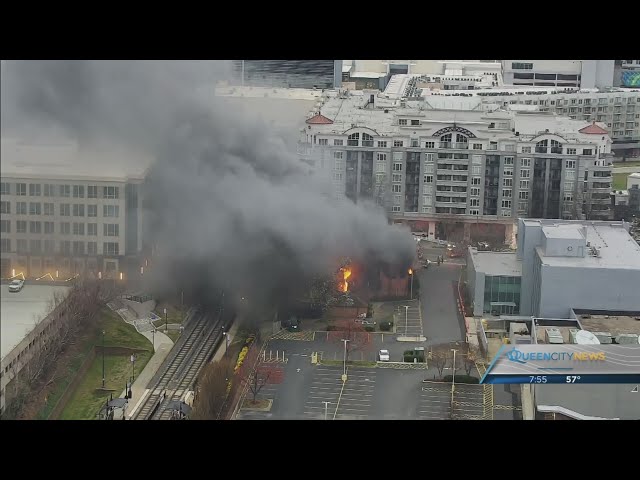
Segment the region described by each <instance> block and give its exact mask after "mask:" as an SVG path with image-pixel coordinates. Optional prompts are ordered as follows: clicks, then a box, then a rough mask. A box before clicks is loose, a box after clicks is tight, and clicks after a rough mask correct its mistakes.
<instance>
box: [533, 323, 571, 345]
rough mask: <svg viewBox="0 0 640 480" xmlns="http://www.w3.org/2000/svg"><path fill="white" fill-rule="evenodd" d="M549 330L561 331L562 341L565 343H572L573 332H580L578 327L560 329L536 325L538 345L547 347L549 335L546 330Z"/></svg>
mask: <svg viewBox="0 0 640 480" xmlns="http://www.w3.org/2000/svg"><path fill="white" fill-rule="evenodd" d="M548 328H553V329H556V330H559V331H560V335H562V340H563V341H564V343H569V344H570V343H571V333H570V331H571V330H580V329H579V328H578V326H577V325H576V326H574V327H558V326H552V327H549V326H540V325H536V343H537V344H539V345H547V344H548V342H547V333H546V330H547V329H548Z"/></svg>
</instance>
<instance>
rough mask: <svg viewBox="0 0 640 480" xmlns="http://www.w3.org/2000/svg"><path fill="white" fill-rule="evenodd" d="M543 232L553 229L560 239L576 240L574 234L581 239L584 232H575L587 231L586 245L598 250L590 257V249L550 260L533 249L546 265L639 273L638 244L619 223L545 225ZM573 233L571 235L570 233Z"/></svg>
mask: <svg viewBox="0 0 640 480" xmlns="http://www.w3.org/2000/svg"><path fill="white" fill-rule="evenodd" d="M542 229H543V232H545V235H547V232H551V231H553V230H554V229H555V235H561V236H563V237H562V238H578V237H577V235H580V236H581V237H580V238H582V235H583V233H576V232H580V231H581V230H583V229H586V240H587V242H588V243H589V244H590V246H591V247H595V248H597V249H598V251H599V256H593V255H590V254H589V249H590V247H587V248H586V250H587V252H585V256H584V257H553V256H546V255H545V254H544V249H543V248H542V247H536V251H537V252H538V255H539V256H540V258H541V260H542V263H543V264H545V265H551V266H564V267H581V268H585V267H586V268H619V269H627V270H628V269H631V270H640V245H638V243H637V242H636V241H635V240H634V239H633V237H632V236H631V235H629V232H627V230H626V229H625V228H624V227H623V226H622V224H621V223H617V222H611V223H609V224H606V223H602V222H599V223H596V222H583V223H571V224H561V223H560V224H558V225H557V226H555V227H554V226H549V225H546V226H543V227H542ZM572 230H573V233H571V231H572Z"/></svg>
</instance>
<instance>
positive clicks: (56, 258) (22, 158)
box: [0, 138, 152, 280]
mask: <svg viewBox="0 0 640 480" xmlns="http://www.w3.org/2000/svg"><path fill="white" fill-rule="evenodd" d="M151 162H152V159H151V158H149V157H147V156H144V155H134V154H132V153H131V152H120V151H117V150H112V149H110V150H109V151H98V150H94V149H91V150H87V149H84V148H80V147H79V146H78V145H77V144H74V143H69V142H66V143H51V142H48V143H39V144H37V143H34V142H30V143H23V142H22V141H20V140H18V139H13V138H3V139H2V166H1V170H0V179H1V184H0V186H1V192H0V193H1V197H0V198H1V203H0V208H1V210H0V211H1V213H2V222H1V225H0V227H1V229H2V239H1V244H0V247H1V248H0V250H1V261H2V263H1V267H2V268H1V274H2V277H3V278H6V277H9V276H13V275H17V274H19V273H22V274H23V275H24V276H25V277H32V278H33V277H40V276H43V275H47V274H49V275H51V276H52V277H53V278H55V279H61V280H65V279H67V278H69V277H70V276H73V275H75V274H78V273H84V272H91V273H92V274H93V275H94V276H95V277H98V276H104V277H112V278H116V277H117V276H119V274H120V273H121V272H123V271H126V270H125V265H124V263H123V262H124V261H125V259H127V258H132V259H135V257H136V256H137V255H139V254H140V253H141V252H142V249H143V243H142V236H143V232H142V230H143V223H142V222H143V209H142V200H143V198H142V197H143V192H142V184H143V182H144V179H145V177H146V172H147V170H148V168H149V167H150V165H151Z"/></svg>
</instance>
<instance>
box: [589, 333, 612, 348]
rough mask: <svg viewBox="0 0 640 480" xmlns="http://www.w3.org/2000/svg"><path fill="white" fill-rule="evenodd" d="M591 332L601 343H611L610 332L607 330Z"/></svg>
mask: <svg viewBox="0 0 640 480" xmlns="http://www.w3.org/2000/svg"><path fill="white" fill-rule="evenodd" d="M593 334H594V335H595V336H596V338H597V339H598V340H599V341H600V343H602V344H603V345H609V344H611V343H613V340H612V338H611V333H609V332H593Z"/></svg>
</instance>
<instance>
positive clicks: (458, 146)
mask: <svg viewBox="0 0 640 480" xmlns="http://www.w3.org/2000/svg"><path fill="white" fill-rule="evenodd" d="M440 148H455V149H459V150H467V149H468V148H469V144H468V143H462V142H440Z"/></svg>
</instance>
